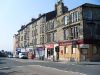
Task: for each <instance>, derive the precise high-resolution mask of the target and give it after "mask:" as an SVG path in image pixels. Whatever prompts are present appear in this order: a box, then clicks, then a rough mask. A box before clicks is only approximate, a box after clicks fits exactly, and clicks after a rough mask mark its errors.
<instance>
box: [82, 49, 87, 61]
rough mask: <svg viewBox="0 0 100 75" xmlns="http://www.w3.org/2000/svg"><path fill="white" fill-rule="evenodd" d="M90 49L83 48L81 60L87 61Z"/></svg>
mask: <svg viewBox="0 0 100 75" xmlns="http://www.w3.org/2000/svg"><path fill="white" fill-rule="evenodd" d="M87 55H88V49H86V48H83V49H81V61H87V60H88V59H87Z"/></svg>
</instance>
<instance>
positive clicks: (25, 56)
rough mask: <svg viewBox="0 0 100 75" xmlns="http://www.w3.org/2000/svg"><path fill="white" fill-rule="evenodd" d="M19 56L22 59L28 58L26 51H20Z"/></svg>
mask: <svg viewBox="0 0 100 75" xmlns="http://www.w3.org/2000/svg"><path fill="white" fill-rule="evenodd" d="M19 58H21V59H22V58H23V59H27V58H28V55H27V53H26V52H21V53H19Z"/></svg>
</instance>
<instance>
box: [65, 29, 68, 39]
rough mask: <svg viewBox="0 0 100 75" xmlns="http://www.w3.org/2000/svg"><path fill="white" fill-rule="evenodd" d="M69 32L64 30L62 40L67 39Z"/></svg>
mask: <svg viewBox="0 0 100 75" xmlns="http://www.w3.org/2000/svg"><path fill="white" fill-rule="evenodd" d="M68 35H69V32H68V30H67V29H64V40H67V39H68Z"/></svg>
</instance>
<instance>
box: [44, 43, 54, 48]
mask: <svg viewBox="0 0 100 75" xmlns="http://www.w3.org/2000/svg"><path fill="white" fill-rule="evenodd" d="M45 47H46V48H54V44H47V45H45Z"/></svg>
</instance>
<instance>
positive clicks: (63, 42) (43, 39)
mask: <svg viewBox="0 0 100 75" xmlns="http://www.w3.org/2000/svg"><path fill="white" fill-rule="evenodd" d="M18 38H19V39H18V46H17V48H16V50H18V49H20V52H22V51H26V52H28V51H30V50H31V51H33V53H34V54H35V57H37V58H40V59H43V58H45V59H48V60H64V61H76V62H78V61H99V60H100V5H95V4H90V3H85V4H83V5H81V6H79V7H77V8H74V9H72V10H68V8H67V7H66V6H64V3H63V1H62V0H59V1H58V2H57V3H56V4H55V9H54V10H53V11H50V12H47V13H44V14H42V15H41V14H40V15H39V17H38V18H36V19H32V20H31V22H29V23H28V24H27V25H24V26H22V27H21V29H19V30H18ZM16 50H15V51H16Z"/></svg>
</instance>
